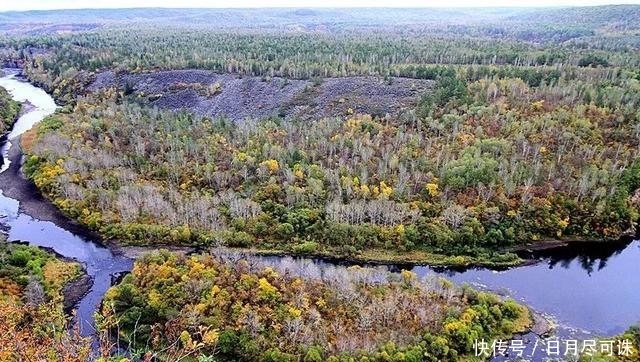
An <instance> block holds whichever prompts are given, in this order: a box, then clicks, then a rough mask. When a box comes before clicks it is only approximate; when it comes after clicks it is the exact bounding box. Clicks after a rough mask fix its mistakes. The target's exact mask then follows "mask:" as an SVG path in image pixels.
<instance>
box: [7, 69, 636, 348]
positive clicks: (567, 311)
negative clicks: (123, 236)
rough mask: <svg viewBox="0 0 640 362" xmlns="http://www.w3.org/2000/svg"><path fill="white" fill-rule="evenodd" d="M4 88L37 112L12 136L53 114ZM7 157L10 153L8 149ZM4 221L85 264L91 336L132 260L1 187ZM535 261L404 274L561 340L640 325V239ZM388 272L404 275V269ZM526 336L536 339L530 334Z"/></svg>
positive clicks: (84, 305)
mask: <svg viewBox="0 0 640 362" xmlns="http://www.w3.org/2000/svg"><path fill="white" fill-rule="evenodd" d="M0 86H3V87H5V88H7V89H8V90H9V91H10V92H11V93H12V95H13V96H14V98H15V99H17V100H20V101H25V100H27V101H28V102H30V103H31V104H33V105H34V106H35V110H33V111H32V112H30V113H28V114H26V115H24V116H23V117H21V118H20V120H19V121H18V124H17V125H16V128H15V130H14V131H13V132H12V133H11V135H10V136H9V139H11V138H13V137H15V136H17V135H19V134H21V133H22V132H24V131H26V130H27V129H29V128H30V127H31V126H32V125H33V124H34V123H36V122H38V121H39V120H41V119H42V118H43V117H45V116H46V115H48V114H51V113H52V112H54V110H55V103H54V102H53V100H52V99H51V97H49V96H48V95H47V94H46V93H45V92H43V91H42V90H41V89H39V88H36V87H34V86H32V85H30V84H28V83H25V82H22V81H20V80H18V79H16V78H15V76H14V75H10V76H7V77H4V78H0ZM9 147H10V145H9ZM3 152H4V154H6V149H5V150H3ZM6 161H7V160H5V162H6ZM5 168H6V166H5ZM5 168H3V170H4V169H5ZM0 218H1V220H0V221H2V222H3V223H5V224H7V225H8V226H9V228H10V230H9V240H11V241H15V240H22V241H27V242H29V243H31V244H33V245H39V246H46V247H50V248H52V249H54V250H55V251H57V252H58V253H60V254H62V255H64V256H67V257H71V258H75V259H77V260H78V261H80V262H82V263H83V264H84V265H85V266H86V268H87V272H88V274H89V275H91V276H92V277H94V279H95V281H94V285H93V287H92V288H91V291H90V292H89V294H87V296H85V297H84V298H83V299H82V300H81V301H80V303H79V305H78V306H77V308H78V318H79V319H80V320H81V322H82V324H81V330H82V332H83V333H84V334H91V332H92V331H93V327H92V320H93V313H94V312H95V310H96V307H97V306H98V305H99V303H100V300H101V298H102V295H103V294H104V292H105V291H106V290H107V289H108V288H109V286H110V284H111V279H112V276H113V275H116V274H118V273H120V272H123V271H128V270H131V267H132V261H131V260H130V259H127V258H124V257H118V256H114V255H113V254H112V253H111V252H110V251H109V250H108V249H106V248H104V247H102V246H101V245H100V244H99V243H96V242H94V241H92V240H88V239H86V238H84V237H82V236H78V235H75V234H73V233H71V232H69V231H67V230H65V229H62V228H60V227H58V226H56V225H55V224H53V223H51V222H46V221H40V220H36V219H33V218H32V217H31V216H29V215H26V214H24V213H22V212H21V211H20V208H19V202H18V201H17V200H14V199H11V198H7V197H5V196H4V195H2V193H1V190H0ZM534 257H536V258H540V260H541V261H540V262H539V263H538V264H535V265H531V266H524V267H519V268H513V269H509V270H505V271H493V270H487V269H471V270H465V271H455V270H450V269H437V268H431V267H426V266H419V267H407V269H412V270H413V271H414V272H416V273H417V274H418V275H421V276H424V275H427V274H430V273H436V274H439V275H442V276H445V277H447V278H450V279H451V280H453V281H454V282H457V283H470V284H472V285H475V286H477V287H479V288H484V289H489V290H493V291H497V292H499V293H500V294H504V295H508V296H511V297H513V298H514V299H517V300H519V301H522V302H525V303H526V304H528V305H529V306H531V307H532V308H533V309H535V310H536V311H538V312H541V313H543V314H545V315H548V316H551V317H553V318H554V319H555V320H557V321H558V323H559V328H558V331H557V335H559V336H560V337H562V338H589V336H591V335H607V336H610V335H613V334H616V333H620V332H622V331H623V330H625V329H626V328H628V327H629V326H630V325H632V324H634V323H639V322H640V288H639V287H638V286H640V242H639V241H633V242H630V243H614V244H607V245H605V246H603V247H599V248H593V247H592V246H591V247H575V246H574V247H572V248H567V249H564V250H562V249H560V250H554V251H553V252H548V253H546V254H545V253H544V252H542V253H540V254H538V255H534ZM298 260H301V259H298ZM307 262H308V261H307ZM314 263H315V265H316V266H318V267H319V268H322V267H323V266H326V265H330V264H329V263H326V262H323V261H314ZM332 266H334V267H335V265H332ZM387 268H388V269H389V270H391V271H399V270H400V269H402V268H403V266H397V265H395V266H388V267H387ZM576 336H577V337H576ZM525 338H529V339H533V338H536V337H535V336H531V335H528V336H525ZM543 343H544V342H543ZM541 351H542V352H543V351H544V350H543V349H542V350H541ZM542 352H540V353H542ZM541 356H542V355H540V354H538V355H536V356H534V357H533V359H534V360H541V359H542V357H541Z"/></svg>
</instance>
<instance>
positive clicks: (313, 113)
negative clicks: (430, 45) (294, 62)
mask: <svg viewBox="0 0 640 362" xmlns="http://www.w3.org/2000/svg"><path fill="white" fill-rule="evenodd" d="M111 86H116V87H118V88H120V89H122V90H123V91H124V92H125V93H126V94H128V95H132V96H134V97H135V98H136V99H138V100H140V101H142V102H143V103H146V104H150V105H154V106H157V107H159V108H161V109H170V110H186V111H190V112H193V113H195V114H198V115H202V116H207V117H226V118H229V119H231V120H234V121H241V120H244V119H246V118H253V119H256V118H257V119H262V118H266V117H282V118H298V119H317V118H321V117H331V116H344V115H345V114H347V113H349V112H351V111H353V112H356V113H367V114H372V115H375V116H385V115H390V116H399V115H401V114H403V113H405V112H407V111H409V110H411V109H412V108H414V107H415V105H416V104H417V102H418V100H419V99H420V97H421V96H422V95H423V94H424V93H425V92H427V91H429V90H430V89H431V88H432V86H433V81H430V80H420V79H409V78H387V79H383V78H378V77H341V78H325V79H323V80H315V81H310V80H295V79H286V78H279V77H274V78H269V77H240V76H238V75H233V74H217V73H214V72H211V71H205V70H172V71H159V72H154V73H144V74H121V75H118V74H116V73H114V72H103V73H100V74H98V75H97V76H96V79H95V81H94V82H93V83H92V84H91V85H90V86H89V87H88V90H89V91H93V92H95V91H98V90H100V89H104V88H107V87H111Z"/></svg>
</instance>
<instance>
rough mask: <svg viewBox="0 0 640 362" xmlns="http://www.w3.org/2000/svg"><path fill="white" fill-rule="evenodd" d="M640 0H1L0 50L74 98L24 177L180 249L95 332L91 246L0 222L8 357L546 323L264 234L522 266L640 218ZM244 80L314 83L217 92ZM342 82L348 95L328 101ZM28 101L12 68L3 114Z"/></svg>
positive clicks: (319, 349) (405, 337) (129, 242)
mask: <svg viewBox="0 0 640 362" xmlns="http://www.w3.org/2000/svg"><path fill="white" fill-rule="evenodd" d="M258 15H259V16H258ZM638 17H640V6H633V5H628V6H627V5H625V6H603V7H589V8H586V7H585V8H570V9H533V8H518V9H482V10H478V9H475V10H473V9H460V10H444V9H439V10H433V9H417V10H416V9H367V10H362V11H356V10H354V9H271V10H262V11H261V10H255V9H246V10H245V9H233V10H220V9H206V10H205V9H130V10H126V9H114V10H95V9H94V10H68V11H34V12H23V13H2V12H0V61H1V62H2V63H3V64H4V65H5V66H7V67H19V68H21V71H22V75H23V76H24V77H25V78H26V79H27V80H28V81H29V82H31V83H32V84H35V85H37V86H39V87H42V88H43V89H44V90H46V91H47V92H48V93H49V94H51V95H52V96H53V97H54V98H55V100H56V102H57V104H59V105H60V106H61V107H60V108H59V109H58V110H57V111H56V113H54V114H53V115H51V116H49V117H47V118H45V119H44V120H43V121H42V122H40V123H39V124H38V125H36V126H35V127H34V128H32V129H31V130H30V131H28V132H27V133H25V134H24V135H23V136H22V137H21V140H20V147H21V149H22V152H23V153H24V164H23V171H24V173H25V175H26V177H28V179H29V180H30V181H31V182H33V184H34V185H35V186H36V187H37V189H38V191H39V192H41V193H42V195H44V196H45V197H46V198H47V199H48V200H50V201H51V202H52V203H53V204H54V205H55V206H56V207H57V208H58V209H59V210H61V211H62V212H63V213H64V214H65V215H66V216H68V217H69V218H71V219H72V220H74V221H77V222H78V223H79V224H81V225H82V226H83V227H85V228H87V229H89V230H90V231H91V232H95V233H96V234H97V235H99V236H100V237H101V238H102V241H104V243H105V244H106V245H107V246H114V245H115V246H117V247H118V248H125V249H126V248H127V247H129V246H143V247H144V246H146V247H149V249H153V250H156V251H154V252H152V253H148V254H145V255H143V256H141V257H139V258H138V259H137V260H136V262H135V266H134V268H133V270H132V271H131V273H129V274H127V275H126V276H124V277H123V278H121V279H119V280H118V281H117V283H116V284H115V285H114V286H113V287H112V288H111V289H110V290H109V291H108V292H107V293H106V295H105V296H104V300H103V303H102V305H101V306H100V309H99V311H98V312H97V313H96V327H97V331H98V345H99V347H97V348H95V347H91V341H90V340H89V339H87V338H83V337H80V335H79V334H78V332H77V331H75V330H74V329H73V327H72V323H71V322H70V320H69V318H68V317H69V316H68V315H66V314H65V313H64V311H63V308H62V295H61V294H62V292H61V290H62V288H63V286H64V285H65V284H67V283H68V282H69V281H72V280H74V278H77V277H78V276H79V275H80V274H81V273H82V270H81V268H80V266H79V265H78V264H77V263H73V262H71V261H68V260H64V259H60V258H56V257H55V256H53V255H51V254H49V253H47V252H45V251H42V250H39V249H36V248H32V247H27V246H24V245H17V244H9V243H6V242H5V241H4V240H3V241H1V242H0V325H6V326H8V328H9V333H0V360H10V361H13V360H16V361H22V360H52V361H57V360H65V361H85V360H87V359H88V358H89V356H91V357H90V358H93V360H97V361H101V362H107V361H123V360H129V359H131V360H137V361H138V360H141V361H199V362H206V361H265V362H267V361H273V362H276V361H278V362H280V361H282V362H284V361H291V362H294V361H296V362H298V361H304V362H314V361H332V362H339V361H354V362H355V361H361V362H364V361H479V360H482V359H481V358H479V357H477V356H474V353H473V341H474V340H476V339H481V338H484V339H487V340H488V339H496V338H498V339H510V338H512V337H513V336H514V335H516V334H518V333H522V332H527V331H529V330H530V329H531V325H532V323H533V319H532V318H533V316H532V312H531V311H530V310H529V309H528V308H526V307H525V306H523V305H521V304H519V303H517V302H515V301H514V300H511V299H508V298H503V297H499V296H497V295H494V294H491V293H489V292H480V291H477V290H474V289H473V288H471V287H468V286H455V285H453V284H451V283H450V282H448V281H446V280H444V279H438V278H435V277H434V278H418V277H417V275H415V274H413V273H411V272H408V271H406V270H403V271H402V272H399V273H395V274H393V273H389V272H387V271H386V270H381V269H372V268H361V267H357V266H354V267H350V268H341V269H340V268H335V269H331V268H329V269H327V270H323V271H322V272H319V271H318V270H316V269H314V268H313V267H311V266H306V267H300V266H298V265H296V264H295V263H291V262H290V260H291V259H281V260H280V261H279V262H272V263H266V262H257V261H256V260H255V259H253V258H251V257H247V255H254V254H266V255H294V256H305V257H320V258H327V259H331V260H339V261H349V262H382V263H384V262H387V263H402V265H407V264H429V265H441V266H492V267H506V266H515V265H520V264H521V263H523V260H522V259H520V257H519V256H518V255H517V252H518V251H521V250H524V249H528V248H531V247H544V246H545V245H546V243H552V242H557V241H561V242H584V241H591V242H596V241H597V242H608V241H614V240H618V239H620V238H621V237H633V236H636V234H637V225H638V221H640V161H639V160H640V111H639V109H640V70H639V69H640V51H639V50H640V49H639V48H640V32H639V31H640V25H638V22H637V21H635V19H637V18H638ZM214 19H215V20H214ZM253 19H257V20H253ZM194 72H197V73H194ZM193 74H197V75H198V76H197V77H195V76H193V77H192V75H193ZM218 76H226V77H227V78H225V79H226V80H225V81H219V80H218V79H219V78H217V77H218ZM175 79H179V80H178V81H175ZM194 79H195V80H194ZM133 80H135V81H133ZM350 80H357V82H356V81H354V82H349V81H350ZM235 81H237V83H238V84H240V86H237V84H236V88H235V89H239V88H242V87H244V86H245V85H247V87H246V89H250V88H249V86H248V85H256V84H258V85H264V87H263V88H264V89H269V90H270V91H273V92H274V93H278V94H280V93H282V94H284V93H286V92H288V88H287V87H289V86H291V84H292V83H294V82H296V87H299V90H300V92H299V93H297V95H296V96H294V97H293V99H292V100H291V99H290V100H289V102H288V103H287V104H286V105H285V104H277V103H276V104H269V102H272V103H273V102H276V101H274V100H273V99H276V100H278V99H281V98H278V97H273V99H272V98H269V99H266V98H267V97H265V99H258V98H259V97H254V98H250V100H249V101H248V102H244V101H242V102H244V103H240V102H241V100H240V97H238V100H237V102H238V103H236V104H232V106H233V107H230V108H233V109H237V108H262V107H267V106H268V107H271V108H273V109H275V110H276V111H274V112H273V114H270V115H268V116H265V117H246V118H244V119H242V118H232V117H223V116H218V115H216V114H215V113H214V112H213V110H211V109H208V108H207V106H203V104H204V105H206V104H207V103H205V102H204V101H206V100H211V99H215V98H216V97H218V98H221V97H222V96H223V95H226V94H227V92H231V89H232V87H231V86H229V84H230V83H232V82H235ZM158 83H161V86H158ZM329 83H330V84H331V87H336V88H330V87H327V88H328V89H329V91H328V92H330V91H331V90H335V89H338V90H339V92H337V91H336V93H340V94H346V95H345V96H344V97H342V98H339V99H335V101H334V100H331V102H326V99H321V98H322V97H323V94H324V93H323V92H326V89H324V88H323V86H324V85H326V84H329ZM354 84H355V85H357V86H354ZM370 84H375V85H376V86H375V87H370V88H366V85H370ZM349 87H354V89H349ZM360 87H362V88H360ZM385 87H387V88H390V87H396V90H397V92H398V94H402V95H405V96H406V95H407V94H414V93H419V94H418V95H417V96H415V97H414V98H415V99H412V100H411V101H408V102H405V100H404V99H403V100H402V101H400V100H398V101H397V102H396V103H398V104H396V105H394V107H387V108H384V109H390V110H391V111H389V112H382V111H380V112H368V113H367V112H360V111H359V110H361V109H362V107H361V105H360V104H359V101H361V100H362V98H363V97H361V96H355V95H356V94H360V93H358V92H363V89H364V90H367V89H375V90H376V92H377V91H378V90H379V89H383V90H384V89H385ZM405 88H406V89H405ZM345 89H346V90H345ZM398 89H399V90H398ZM245 91H246V90H245ZM412 92H413V93H412ZM232 95H235V93H232ZM180 97H184V98H185V99H184V102H181V103H179V104H178V103H172V102H170V101H168V99H176V98H180ZM230 98H233V97H230ZM282 98H284V96H283V97H282ZM336 98H337V97H336ZM367 98H369V99H368V101H369V102H370V103H372V104H374V105H376V102H378V103H382V101H381V99H380V98H382V96H381V95H380V94H378V93H375V94H370V95H368V97H367ZM243 99H246V98H243ZM163 101H164V102H163ZM231 101H233V100H231ZM400 103H401V104H400ZM176 104H177V105H176ZM320 105H321V106H320ZM196 106H199V107H196ZM285 106H286V107H294V108H295V107H297V109H300V110H302V112H304V110H305V108H304V107H305V106H314V107H315V108H314V109H317V108H322V107H325V108H330V111H331V112H324V113H323V112H317V113H313V114H307V115H305V116H306V117H298V116H296V115H293V116H292V114H295V113H291V112H287V109H285V108H286V107H285ZM271 108H270V109H271ZM380 109H383V107H380ZM19 111H20V104H19V103H17V102H14V101H12V100H11V97H10V94H9V93H8V92H6V91H5V90H4V89H0V133H4V132H6V131H7V130H9V129H10V127H11V124H12V123H13V121H14V120H15V119H16V117H17V115H18V113H19ZM336 114H337V115H336ZM162 248H168V249H171V248H173V249H180V248H188V249H187V250H195V251H194V252H192V253H184V252H169V251H167V250H161V251H157V250H159V249H162ZM221 250H224V252H222V251H221ZM239 251H242V252H246V253H248V254H238V253H237V252H239ZM639 336H640V332H639V330H638V328H637V327H631V328H630V329H629V330H628V331H627V332H625V333H624V334H623V335H621V338H627V339H629V340H631V341H632V342H633V343H634V345H635V346H636V347H640V337H639ZM123 346H126V351H127V352H126V353H125V354H124V355H120V354H121V353H119V352H122V351H121V350H120V348H122V347H123ZM636 350H638V349H636ZM16 351H21V352H20V353H22V354H21V355H18V354H17V353H18V352H16ZM114 351H115V352H114ZM584 358H586V357H584ZM589 358H591V359H586V360H589V361H592V360H593V361H595V360H598V361H600V360H601V361H625V359H624V358H622V357H619V356H606V355H598V356H595V357H589Z"/></svg>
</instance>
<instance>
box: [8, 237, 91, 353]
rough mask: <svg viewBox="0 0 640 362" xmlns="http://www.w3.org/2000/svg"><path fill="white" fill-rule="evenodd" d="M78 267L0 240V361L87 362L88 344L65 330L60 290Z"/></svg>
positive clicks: (66, 328)
mask: <svg viewBox="0 0 640 362" xmlns="http://www.w3.org/2000/svg"><path fill="white" fill-rule="evenodd" d="M80 273H81V268H80V266H79V265H78V264H77V263H73V262H66V261H61V260H59V259H56V258H55V257H53V256H52V255H50V254H48V253H46V252H44V251H42V250H40V249H38V248H35V247H29V246H23V245H16V244H9V243H7V242H6V240H5V238H4V237H2V240H0V325H1V326H2V333H0V360H2V361H70V362H85V361H86V360H87V358H88V356H89V355H90V352H91V349H90V345H89V341H88V340H86V339H83V338H81V337H79V335H78V333H76V332H75V331H70V330H69V329H68V325H69V323H68V318H69V317H68V316H66V315H65V313H64V312H63V303H62V301H63V296H62V288H63V287H64V286H65V285H66V284H67V283H68V282H70V281H71V280H73V279H75V278H76V277H78V276H79V275H80Z"/></svg>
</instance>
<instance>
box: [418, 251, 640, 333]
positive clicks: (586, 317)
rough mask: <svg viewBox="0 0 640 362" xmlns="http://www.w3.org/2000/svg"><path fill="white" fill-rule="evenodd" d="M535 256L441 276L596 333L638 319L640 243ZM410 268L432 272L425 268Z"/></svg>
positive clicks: (619, 328) (612, 330) (615, 329)
mask: <svg viewBox="0 0 640 362" xmlns="http://www.w3.org/2000/svg"><path fill="white" fill-rule="evenodd" d="M592 246H593V248H592ZM535 256H538V257H540V258H543V260H541V261H540V263H538V264H535V265H529V266H524V267H519V268H513V269H509V270H505V271H492V270H487V269H470V270H467V271H462V272H461V271H455V270H448V271H445V272H443V273H442V272H441V274H443V275H444V276H446V277H448V278H450V279H451V280H453V281H455V282H458V283H470V284H473V285H476V286H479V287H483V288H487V289H491V290H498V291H504V292H506V293H507V294H508V295H510V296H512V297H513V298H515V299H517V300H520V301H522V302H525V303H526V304H528V305H530V306H531V307H532V308H534V309H535V310H538V311H542V312H545V313H548V314H551V315H554V316H555V317H556V318H558V320H559V321H560V322H561V323H564V324H566V325H570V326H573V327H576V328H580V329H584V330H587V331H591V332H594V333H597V334H603V335H613V334H617V333H620V332H622V331H624V330H626V329H627V328H628V327H629V326H630V325H632V324H635V323H638V322H640V288H638V287H637V286H638V285H640V241H632V242H624V243H623V242H619V243H611V244H610V245H609V244H607V245H604V244H603V245H597V246H596V245H591V246H589V245H586V244H577V245H576V246H575V248H574V247H573V246H572V247H571V248H561V249H558V250H553V251H544V252H536V255H535ZM413 271H414V272H416V273H418V274H420V275H425V274H427V273H432V272H435V270H434V269H433V268H429V267H415V268H413Z"/></svg>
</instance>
